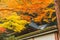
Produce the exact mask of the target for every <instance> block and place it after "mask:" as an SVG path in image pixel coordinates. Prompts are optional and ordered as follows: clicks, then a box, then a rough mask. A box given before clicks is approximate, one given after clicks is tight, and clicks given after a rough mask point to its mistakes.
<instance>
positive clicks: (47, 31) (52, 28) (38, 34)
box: [16, 25, 57, 40]
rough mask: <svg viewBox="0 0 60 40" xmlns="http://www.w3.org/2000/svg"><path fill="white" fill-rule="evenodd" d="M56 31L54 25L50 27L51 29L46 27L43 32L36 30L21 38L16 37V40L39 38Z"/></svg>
mask: <svg viewBox="0 0 60 40" xmlns="http://www.w3.org/2000/svg"><path fill="white" fill-rule="evenodd" d="M56 31H57V26H56V25H54V26H51V27H47V28H45V29H43V30H37V31H34V32H31V33H28V34H24V35H22V36H18V37H16V38H17V39H21V40H23V39H28V38H32V37H36V36H41V35H44V34H48V33H52V32H56Z"/></svg>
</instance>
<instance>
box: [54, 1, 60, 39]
mask: <svg viewBox="0 0 60 40" xmlns="http://www.w3.org/2000/svg"><path fill="white" fill-rule="evenodd" d="M55 9H56V16H57V23H58V24H57V26H58V35H59V40H60V0H55Z"/></svg>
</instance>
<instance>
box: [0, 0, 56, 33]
mask: <svg viewBox="0 0 60 40" xmlns="http://www.w3.org/2000/svg"><path fill="white" fill-rule="evenodd" d="M32 21H33V22H34V23H35V24H38V25H43V24H49V23H53V22H56V14H55V8H54V1H53V0H0V27H4V28H6V29H9V30H13V31H14V32H21V31H22V30H25V29H26V25H27V24H30V23H31V22H32Z"/></svg>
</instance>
